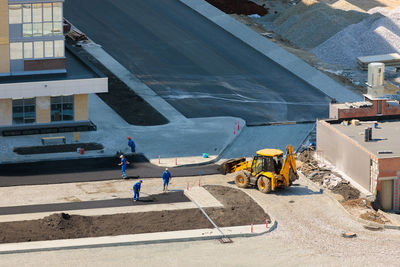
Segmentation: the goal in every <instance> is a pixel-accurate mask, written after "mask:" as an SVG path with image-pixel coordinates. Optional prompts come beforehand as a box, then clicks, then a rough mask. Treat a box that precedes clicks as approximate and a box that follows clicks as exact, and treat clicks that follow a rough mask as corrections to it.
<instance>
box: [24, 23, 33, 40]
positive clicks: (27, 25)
mask: <svg viewBox="0 0 400 267" xmlns="http://www.w3.org/2000/svg"><path fill="white" fill-rule="evenodd" d="M22 34H23V36H24V37H32V35H33V29H32V23H25V24H23V25H22Z"/></svg>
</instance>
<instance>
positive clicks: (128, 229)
mask: <svg viewBox="0 0 400 267" xmlns="http://www.w3.org/2000/svg"><path fill="white" fill-rule="evenodd" d="M206 189H207V190H209V191H210V193H211V194H212V195H213V196H214V197H216V198H217V199H218V200H219V201H220V202H221V203H223V204H224V205H225V206H224V208H210V209H206V212H207V213H208V215H209V216H210V217H211V218H212V219H213V220H214V222H215V223H216V224H217V225H218V226H236V225H249V224H251V223H254V224H260V223H265V220H266V218H269V217H268V215H267V214H266V213H265V212H264V210H263V209H262V208H261V207H260V206H258V204H257V203H256V202H254V201H253V200H252V198H250V197H249V196H248V195H247V194H245V193H244V192H242V191H240V190H238V189H234V188H230V187H223V186H212V185H209V186H206ZM201 228H212V224H211V223H210V222H209V221H208V220H207V219H206V217H205V216H204V215H203V214H202V213H201V211H200V210H198V209H186V210H173V211H154V212H142V213H126V214H116V215H103V216H79V215H69V214H65V213H57V214H52V215H50V216H47V217H45V218H43V219H40V220H31V221H18V222H6V223H0V239H1V240H0V243H12V242H27V241H39V240H55V239H69V238H82V237H97V236H115V235H124V234H139V233H151V232H164V231H176V230H188V229H201Z"/></svg>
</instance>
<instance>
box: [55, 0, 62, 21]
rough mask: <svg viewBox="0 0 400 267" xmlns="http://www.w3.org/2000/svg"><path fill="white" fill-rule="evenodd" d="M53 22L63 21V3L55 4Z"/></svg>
mask: <svg viewBox="0 0 400 267" xmlns="http://www.w3.org/2000/svg"><path fill="white" fill-rule="evenodd" d="M53 21H62V3H60V2H59V3H53Z"/></svg>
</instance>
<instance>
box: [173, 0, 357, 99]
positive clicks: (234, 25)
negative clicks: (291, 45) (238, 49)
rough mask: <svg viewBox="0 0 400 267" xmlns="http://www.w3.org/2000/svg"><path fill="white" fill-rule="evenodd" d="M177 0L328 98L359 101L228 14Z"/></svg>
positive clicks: (199, 3) (195, 0)
mask: <svg viewBox="0 0 400 267" xmlns="http://www.w3.org/2000/svg"><path fill="white" fill-rule="evenodd" d="M180 1H181V2H182V3H183V4H185V5H186V6H188V7H189V8H191V9H193V10H194V11H196V12H198V13H199V14H200V15H202V16H204V17H205V18H207V19H209V20H210V21H212V22H213V23H215V24H216V25H218V26H220V27H221V28H223V29H224V30H225V31H227V32H229V33H231V34H232V35H233V36H235V37H236V38H238V39H240V40H241V41H243V42H244V43H246V44H248V45H249V46H250V47H252V48H254V49H255V50H257V51H258V52H260V53H261V54H263V55H265V56H266V57H268V58H270V59H271V60H273V61H275V62H276V63H278V64H279V65H281V66H282V67H284V68H285V69H287V70H288V71H290V72H292V73H293V74H294V75H296V76H298V77H300V78H301V79H302V80H304V81H306V82H307V83H309V84H310V85H312V86H314V87H315V88H317V89H318V90H319V91H321V92H322V93H324V94H325V95H327V96H329V97H330V98H336V99H337V100H338V101H339V102H349V101H360V100H361V99H362V96H361V95H358V94H356V93H354V92H352V91H350V90H349V89H347V88H345V87H343V86H342V85H340V84H339V83H337V82H336V81H334V80H333V79H331V78H329V77H328V76H327V75H325V74H323V73H322V72H320V71H318V70H317V69H315V68H313V67H311V66H310V65H308V64H307V63H306V62H304V61H303V60H301V59H300V58H298V57H297V56H295V55H293V54H291V53H289V52H288V51H286V50H285V49H283V48H281V47H279V46H278V45H276V44H274V43H273V42H271V41H269V40H268V39H266V38H265V37H263V36H261V35H260V34H258V33H256V32H255V31H253V30H252V29H250V28H249V27H247V26H245V25H243V24H242V23H240V22H238V21H237V20H235V19H234V18H232V17H231V16H229V15H227V14H225V13H224V12H222V11H220V10H219V9H217V8H215V7H214V6H212V5H210V4H208V3H207V2H206V1H199V0H180Z"/></svg>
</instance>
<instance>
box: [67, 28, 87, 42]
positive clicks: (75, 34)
mask: <svg viewBox="0 0 400 267" xmlns="http://www.w3.org/2000/svg"><path fill="white" fill-rule="evenodd" d="M66 37H67V38H69V39H71V40H72V41H74V42H79V41H88V40H89V39H88V38H87V37H86V35H85V34H84V33H83V32H81V31H79V30H77V29H73V30H71V31H70V32H69V33H68V34H67V35H66Z"/></svg>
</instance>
